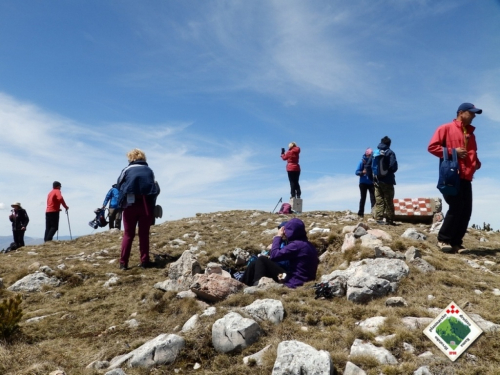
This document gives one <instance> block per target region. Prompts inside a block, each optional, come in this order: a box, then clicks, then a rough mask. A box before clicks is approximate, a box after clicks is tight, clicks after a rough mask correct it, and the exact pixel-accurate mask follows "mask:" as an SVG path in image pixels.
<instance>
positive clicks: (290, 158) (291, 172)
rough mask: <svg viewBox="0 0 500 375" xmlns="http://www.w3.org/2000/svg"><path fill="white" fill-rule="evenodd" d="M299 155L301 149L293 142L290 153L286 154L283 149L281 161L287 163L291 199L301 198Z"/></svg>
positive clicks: (290, 145) (289, 147) (289, 146)
mask: <svg viewBox="0 0 500 375" xmlns="http://www.w3.org/2000/svg"><path fill="white" fill-rule="evenodd" d="M299 154H300V147H299V146H297V144H296V143H295V142H291V143H290V144H289V145H288V151H287V152H285V149H284V148H282V149H281V159H283V160H285V161H286V162H287V164H286V171H287V173H288V181H290V199H292V198H295V197H297V198H300V194H301V191H300V185H299V177H300V165H299Z"/></svg>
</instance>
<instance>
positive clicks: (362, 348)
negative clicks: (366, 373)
mask: <svg viewBox="0 0 500 375" xmlns="http://www.w3.org/2000/svg"><path fill="white" fill-rule="evenodd" d="M350 355H351V356H357V355H360V356H371V357H374V358H376V359H377V361H378V362H379V363H380V364H386V365H395V364H397V363H398V361H397V359H396V357H394V356H393V355H392V354H391V352H390V351H388V350H387V349H385V348H382V347H378V346H375V345H373V344H371V343H369V342H364V341H362V340H360V339H355V340H354V343H353V344H352V346H351V353H350Z"/></svg>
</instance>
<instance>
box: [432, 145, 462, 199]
mask: <svg viewBox="0 0 500 375" xmlns="http://www.w3.org/2000/svg"><path fill="white" fill-rule="evenodd" d="M437 188H438V189H439V191H440V192H441V193H442V194H443V195H457V194H458V190H459V188H460V165H459V164H458V157H457V150H456V149H452V158H451V160H450V159H448V149H447V148H446V147H443V160H441V161H440V164H439V179H438V184H437Z"/></svg>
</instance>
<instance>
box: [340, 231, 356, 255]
mask: <svg viewBox="0 0 500 375" xmlns="http://www.w3.org/2000/svg"><path fill="white" fill-rule="evenodd" d="M354 246H356V238H354V234H352V233H347V234H346V235H345V237H344V243H343V244H342V247H341V251H342V252H343V253H345V252H346V251H347V250H350V249H352V248H354Z"/></svg>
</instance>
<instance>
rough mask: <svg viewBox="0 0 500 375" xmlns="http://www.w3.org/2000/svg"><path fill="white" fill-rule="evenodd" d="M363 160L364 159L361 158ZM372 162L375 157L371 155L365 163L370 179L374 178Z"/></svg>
mask: <svg viewBox="0 0 500 375" xmlns="http://www.w3.org/2000/svg"><path fill="white" fill-rule="evenodd" d="M361 162H363V159H361ZM372 163H373V157H372V156H370V157H369V158H368V160H366V162H365V163H364V165H363V169H364V170H365V171H366V174H365V176H366V177H368V178H369V179H370V180H373V168H372Z"/></svg>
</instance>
